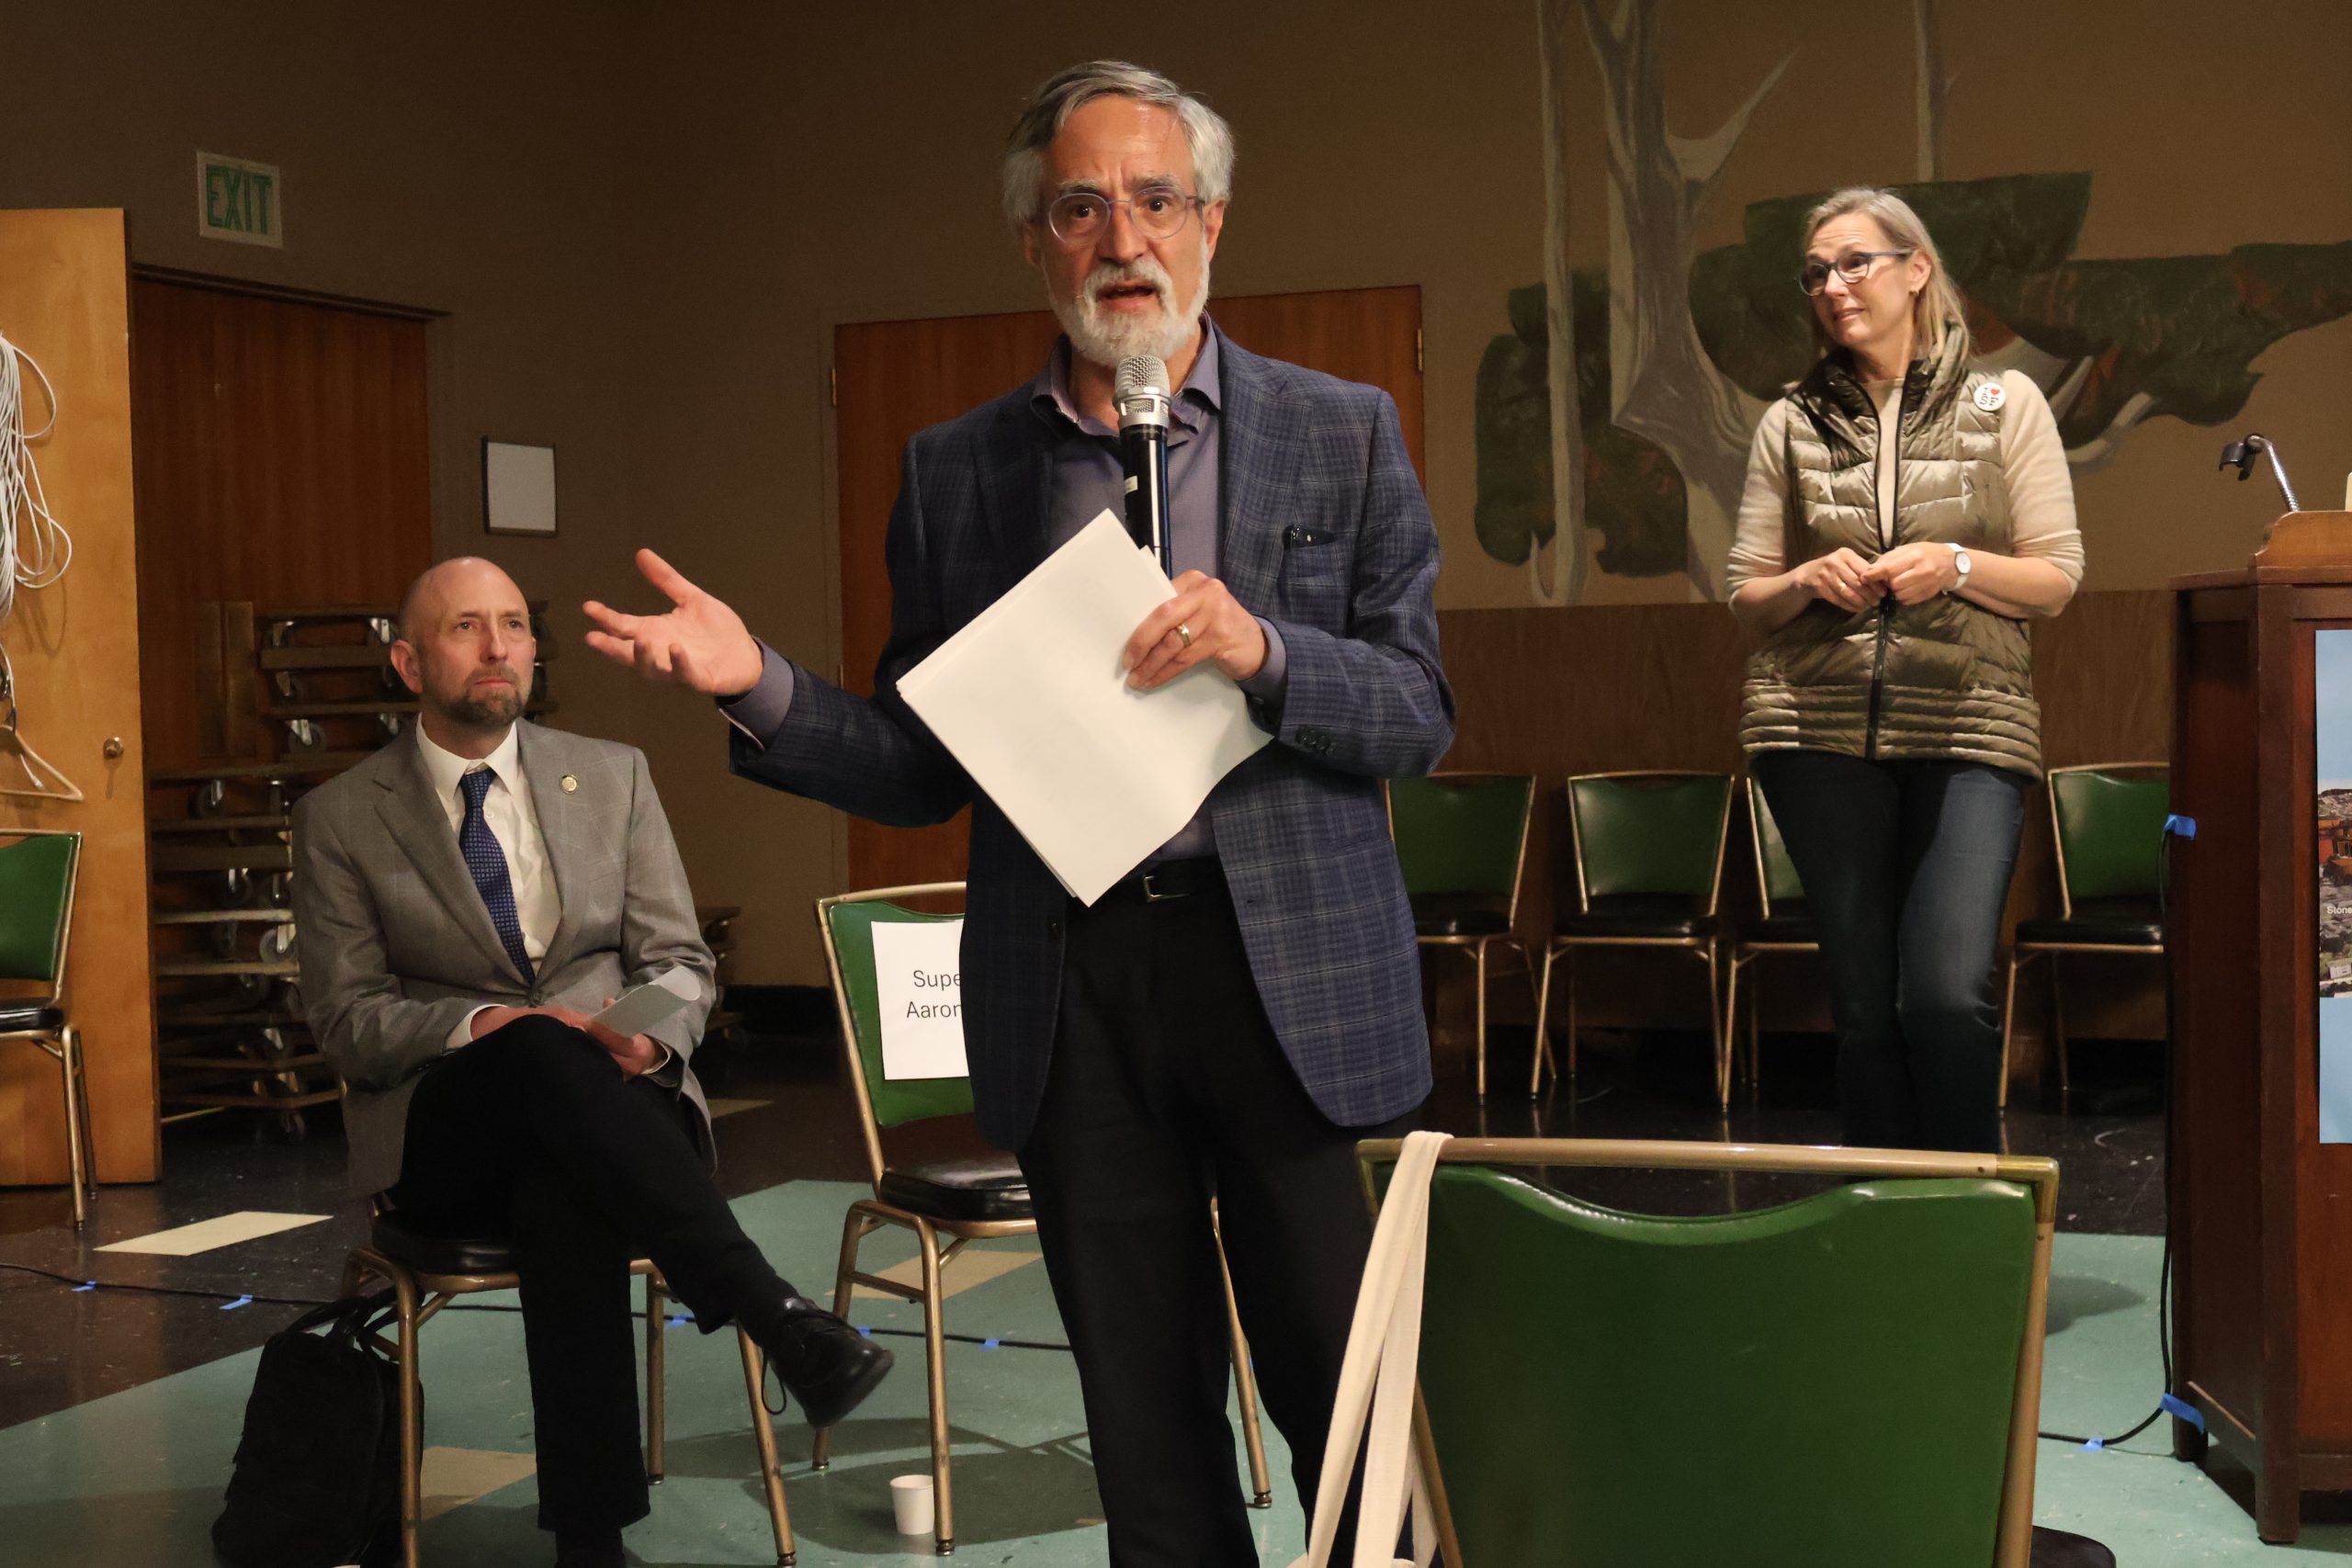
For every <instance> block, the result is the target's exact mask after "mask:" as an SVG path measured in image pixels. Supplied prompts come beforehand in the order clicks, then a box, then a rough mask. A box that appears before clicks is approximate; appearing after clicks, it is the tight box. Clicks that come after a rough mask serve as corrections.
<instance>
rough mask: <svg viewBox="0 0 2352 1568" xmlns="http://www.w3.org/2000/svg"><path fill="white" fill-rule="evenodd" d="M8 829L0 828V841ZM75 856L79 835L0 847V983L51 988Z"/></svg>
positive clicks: (59, 961) (59, 966)
mask: <svg viewBox="0 0 2352 1568" xmlns="http://www.w3.org/2000/svg"><path fill="white" fill-rule="evenodd" d="M12 831H16V830H14V829H0V839H5V838H7V837H8V836H9V835H10V833H11V832H12ZM81 853H82V835H81V834H79V833H54V832H41V833H27V834H25V835H24V836H23V837H20V838H17V839H15V840H14V841H13V842H7V843H0V980H29V981H34V982H37V983H39V984H40V985H44V986H48V987H51V990H52V992H53V991H54V990H55V989H56V988H57V987H58V985H59V982H60V981H61V980H62V978H63V976H64V970H65V939H66V933H67V931H68V930H69V929H70V927H71V923H72V919H73V913H74V868H75V866H76V864H77V863H79V862H80V859H81Z"/></svg>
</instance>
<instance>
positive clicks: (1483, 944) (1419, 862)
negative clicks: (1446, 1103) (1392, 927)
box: [1388, 773, 1535, 1100]
mask: <svg viewBox="0 0 2352 1568" xmlns="http://www.w3.org/2000/svg"><path fill="white" fill-rule="evenodd" d="M1534 808H1535V775H1533V774H1532V773H1433V774H1431V775H1430V777H1428V778H1421V779H1392V780H1390V781H1389V784H1388V826H1389V830H1390V832H1391V833H1392V834H1393V835H1394V836H1395V838H1396V840H1397V864H1398V865H1399V866H1401V867H1402V868H1403V870H1404V873H1405V892H1406V894H1407V896H1408V897H1409V898H1410V899H1411V900H1412V905H1413V936H1414V939H1415V940H1416V941H1417V942H1419V943H1420V945H1421V947H1422V948H1423V949H1424V950H1425V951H1438V952H1442V951H1444V950H1446V949H1449V948H1451V949H1453V950H1454V951H1456V952H1466V953H1469V954H1470V961H1471V963H1472V964H1473V965H1474V966H1475V968H1476V976H1477V987H1478V992H1477V995H1478V1011H1477V1018H1478V1030H1477V1035H1478V1049H1477V1061H1478V1066H1477V1074H1478V1098H1479V1099H1481V1100H1484V1099H1485V1098H1486V1097H1487V949H1489V948H1491V947H1496V946H1502V947H1507V948H1510V950H1511V951H1512V952H1514V953H1518V954H1519V957H1520V962H1521V964H1523V965H1524V966H1525V967H1526V970H1527V976H1528V980H1529V982H1530V984H1531V985H1532V983H1533V981H1534V978H1535V962H1534V959H1533V958H1532V956H1531V955H1530V954H1529V953H1528V951H1527V944H1526V943H1524V942H1521V941H1520V940H1519V938H1518V936H1517V935H1515V934H1514V931H1513V928H1514V927H1515V926H1516V925H1517V923H1518V920H1519V888H1520V883H1521V880H1522V873H1523V872H1524V871H1525V870H1526V866H1527V827H1528V823H1529V821H1530V819H1531V818H1532V817H1533V816H1534Z"/></svg>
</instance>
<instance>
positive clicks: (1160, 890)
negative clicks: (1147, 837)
mask: <svg viewBox="0 0 2352 1568" xmlns="http://www.w3.org/2000/svg"><path fill="white" fill-rule="evenodd" d="M1225 891H1226V886H1225V867H1224V866H1222V865H1221V864H1219V863H1217V859H1216V856H1215V855H1202V856H1200V857H1198V858H1197V859H1194V860H1163V861H1157V862H1154V863H1152V864H1150V865H1148V866H1145V867H1144V868H1143V869H1142V870H1141V871H1139V872H1136V874H1134V875H1133V876H1130V877H1128V878H1127V879H1126V880H1125V881H1124V882H1116V883H1114V884H1112V885H1111V889H1110V891H1109V892H1107V893H1105V894H1103V897H1104V898H1106V899H1107V898H1115V899H1118V900H1119V901H1121V902H1122V903H1128V904H1164V903H1166V902H1167V901H1168V900H1169V899H1170V898H1191V897H1195V896H1196V895H1200V894H1204V893H1216V894H1222V893H1224V892H1225Z"/></svg>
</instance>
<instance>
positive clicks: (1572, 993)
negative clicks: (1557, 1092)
mask: <svg viewBox="0 0 2352 1568" xmlns="http://www.w3.org/2000/svg"><path fill="white" fill-rule="evenodd" d="M1560 951H1561V952H1562V953H1565V954H1566V958H1567V970H1568V1070H1567V1081H1568V1082H1570V1083H1574V1082H1576V1081H1577V950H1576V949H1575V948H1573V947H1564V948H1562V949H1561V950H1560Z"/></svg>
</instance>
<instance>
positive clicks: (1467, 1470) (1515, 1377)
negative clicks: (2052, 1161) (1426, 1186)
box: [1420, 1166, 2035, 1568]
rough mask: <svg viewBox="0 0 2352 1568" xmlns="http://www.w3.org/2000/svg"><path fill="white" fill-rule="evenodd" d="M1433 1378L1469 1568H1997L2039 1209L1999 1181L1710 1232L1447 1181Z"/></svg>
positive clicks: (1712, 1227) (1432, 1267)
mask: <svg viewBox="0 0 2352 1568" xmlns="http://www.w3.org/2000/svg"><path fill="white" fill-rule="evenodd" d="M1430 1198H1431V1207H1430V1241H1429V1254H1428V1257H1429V1269H1428V1278H1427V1283H1426V1285H1425V1291H1426V1296H1425V1300H1424V1305H1423V1317H1422V1334H1421V1360H1420V1376H1421V1391H1422V1394H1423V1397H1424V1398H1425V1400H1426V1402H1427V1406H1428V1416H1429V1429H1430V1433H1431V1435H1432V1437H1433V1439H1434V1443H1435V1449H1436V1453H1437V1459H1438V1471H1439V1474H1440V1475H1441V1477H1442V1482H1443V1485H1444V1490H1445V1494H1446V1501H1447V1508H1448V1511H1449V1512H1450V1514H1451V1516H1452V1517H1453V1526H1454V1532H1455V1536H1456V1539H1457V1540H1459V1541H1460V1543H1461V1548H1462V1551H1461V1561H1460V1562H1458V1563H1456V1564H1455V1565H1454V1568H1504V1565H1510V1568H1525V1565H1534V1564H1552V1563H1558V1564H1564V1565H1566V1564H1577V1563H1620V1562H1622V1563H1634V1562H1638V1563H1641V1564H1643V1565H1644V1568H1717V1565H1720V1564H1724V1563H1734V1562H1736V1563H1738V1564H1740V1565H1741V1568H1886V1565H1887V1564H1890V1563H1901V1564H1903V1565H1904V1568H1986V1565H1987V1564H1989V1563H1992V1562H1994V1561H1995V1540H1996V1531H1997V1528H1998V1523H1999V1516H2000V1509H2001V1502H2002V1497H2003V1477H2004V1471H2005V1468H2006V1465H2007V1459H2008V1453H2009V1450H2010V1446H2011V1442H2012V1437H2013V1434H2012V1432H2011V1427H2010V1415H2011V1407H2012V1405H2013V1404H2014V1403H2015V1391H2016V1386H2017V1382H2018V1370H2019V1368H2018V1360H2019V1357H2020V1355H2021V1353H2022V1352H2023V1350H2024V1348H2025V1345H2026V1332H2027V1315H2028V1305H2029V1286H2030V1280H2031V1278H2032V1273H2033V1255H2034V1247H2035V1213H2034V1200H2033V1196H2032V1194H2031V1193H2030V1191H2029V1190H2026V1189H2025V1188H2023V1187H2020V1186H2018V1185H2015V1184H2012V1183H2009V1182H2006V1181H1995V1180H1985V1179H1968V1180H1950V1179H1945V1180H1889V1181H1870V1182H1866V1183H1863V1184H1860V1185H1850V1186H1846V1187H1842V1188H1838V1189H1836V1190H1831V1191H1828V1192H1826V1193H1823V1194H1820V1195H1818V1196H1815V1197H1813V1198H1809V1199H1805V1200H1804V1201H1799V1202H1796V1203H1792V1204H1789V1205H1786V1206H1784V1207H1781V1208H1778V1209H1771V1210H1765V1211H1761V1212H1756V1213H1744V1214H1734V1215H1723V1216H1713V1217H1705V1218H1697V1219H1690V1218H1650V1217H1645V1216H1638V1215H1630V1214H1623V1213H1614V1212H1612V1211H1610V1210H1606V1209H1602V1208H1600V1207H1597V1206H1595V1205H1591V1204H1588V1203H1585V1202H1582V1201H1577V1200H1573V1199H1569V1198H1566V1197H1563V1196H1562V1195H1560V1194H1558V1193H1556V1192H1552V1191H1549V1190H1543V1189H1539V1188H1536V1187H1532V1186H1530V1185H1528V1184H1526V1183H1524V1182H1521V1181H1518V1180H1515V1179H1511V1178H1510V1177H1506V1176H1503V1175H1501V1174H1499V1173H1498V1172H1497V1171H1495V1170H1492V1169H1490V1168H1484V1167H1480V1166H1441V1167H1440V1168H1439V1170H1438V1175H1437V1181H1436V1184H1435V1186H1434V1187H1433V1189H1432V1190H1431V1194H1430Z"/></svg>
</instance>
